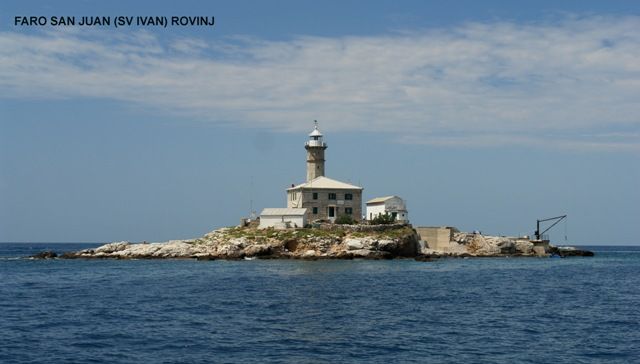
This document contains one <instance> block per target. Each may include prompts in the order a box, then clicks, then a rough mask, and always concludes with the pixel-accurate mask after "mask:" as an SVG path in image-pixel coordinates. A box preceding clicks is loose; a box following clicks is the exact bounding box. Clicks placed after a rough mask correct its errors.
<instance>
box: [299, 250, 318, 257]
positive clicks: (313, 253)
mask: <svg viewBox="0 0 640 364" xmlns="http://www.w3.org/2000/svg"><path fill="white" fill-rule="evenodd" d="M315 256H316V251H315V250H307V251H305V252H304V254H302V257H303V258H313V257H315Z"/></svg>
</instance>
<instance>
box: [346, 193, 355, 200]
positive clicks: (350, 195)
mask: <svg viewBox="0 0 640 364" xmlns="http://www.w3.org/2000/svg"><path fill="white" fill-rule="evenodd" d="M344 199H345V200H353V195H352V194H350V193H345V194H344Z"/></svg>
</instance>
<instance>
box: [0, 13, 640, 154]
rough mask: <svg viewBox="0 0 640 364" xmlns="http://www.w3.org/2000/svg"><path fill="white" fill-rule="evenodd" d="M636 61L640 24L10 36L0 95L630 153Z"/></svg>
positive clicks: (406, 138)
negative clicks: (228, 35)
mask: <svg viewBox="0 0 640 364" xmlns="http://www.w3.org/2000/svg"><path fill="white" fill-rule="evenodd" d="M639 60H640V18H638V17H588V18H565V19H564V20H562V21H559V22H554V23H543V24H524V25H523V24H515V23H508V22H495V23H470V24H465V25H460V26H458V27H454V28H450V29H438V30H429V31H416V32H404V33H401V34H393V35H388V36H371V37H341V38H321V37H297V38H294V39H292V40H289V41H264V40H260V39H252V38H236V39H227V40H224V41H220V40H216V41H213V40H204V39H172V40H169V41H166V40H165V39H161V38H158V37H157V36H156V35H154V34H152V33H147V32H138V33H133V34H126V33H116V32H113V31H111V32H109V31H107V32H91V33H87V32H77V31H71V32H70V31H61V32H48V33H43V34H35V35H34V34H29V35H27V34H20V33H16V32H4V33H0V96H2V97H29V98H33V97H40V98H48V97H64V98H78V97H98V98H109V99H116V100H121V101H125V102H132V103H136V104H142V105H146V106H148V107H150V108H155V109H157V108H161V109H162V110H164V111H168V112H174V113H176V114H177V115H181V114H186V115H189V116H190V117H197V118H199V119H203V120H206V121H210V122H223V123H229V122H232V123H237V124H240V125H253V126H260V127H267V128H275V129H280V130H306V129H308V128H309V123H310V121H311V120H313V119H319V120H320V121H321V123H322V126H323V128H324V129H326V130H371V131H380V132H393V133H397V134H398V135H399V137H398V138H397V140H399V141H403V142H412V143H427V144H435V145H470V146H481V145H496V144H497V145H505V144H506V145H510V144H513V143H516V142H517V143H524V144H530V145H551V146H559V145H562V146H569V147H571V148H577V149H593V148H598V149H614V150H638V149H639V147H638V145H639V144H640V143H639V138H638V129H639V127H640V116H639V115H640V102H638V101H639V100H638V95H640V61H639ZM613 134H616V135H613ZM620 134H622V135H620ZM545 140H546V142H545ZM534 141H535V142H534Z"/></svg>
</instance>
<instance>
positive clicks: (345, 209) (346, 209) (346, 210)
mask: <svg viewBox="0 0 640 364" xmlns="http://www.w3.org/2000/svg"><path fill="white" fill-rule="evenodd" d="M344 213H345V214H347V215H351V214H353V209H352V208H351V207H345V208H344Z"/></svg>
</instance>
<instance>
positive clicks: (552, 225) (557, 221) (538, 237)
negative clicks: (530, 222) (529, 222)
mask: <svg viewBox="0 0 640 364" xmlns="http://www.w3.org/2000/svg"><path fill="white" fill-rule="evenodd" d="M566 217H567V215H562V216H556V217H550V218H547V219H542V220H536V221H537V222H536V232H535V233H534V235H535V236H536V240H540V237H541V236H543V235H544V233H546V232H547V231H549V230H550V229H551V228H552V227H554V226H556V224H557V223H559V222H560V221H562V220H563V219H565V218H566ZM546 221H554V223H553V224H551V226H549V227H548V228H546V229H545V230H544V231H543V232H540V223H541V222H546Z"/></svg>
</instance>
